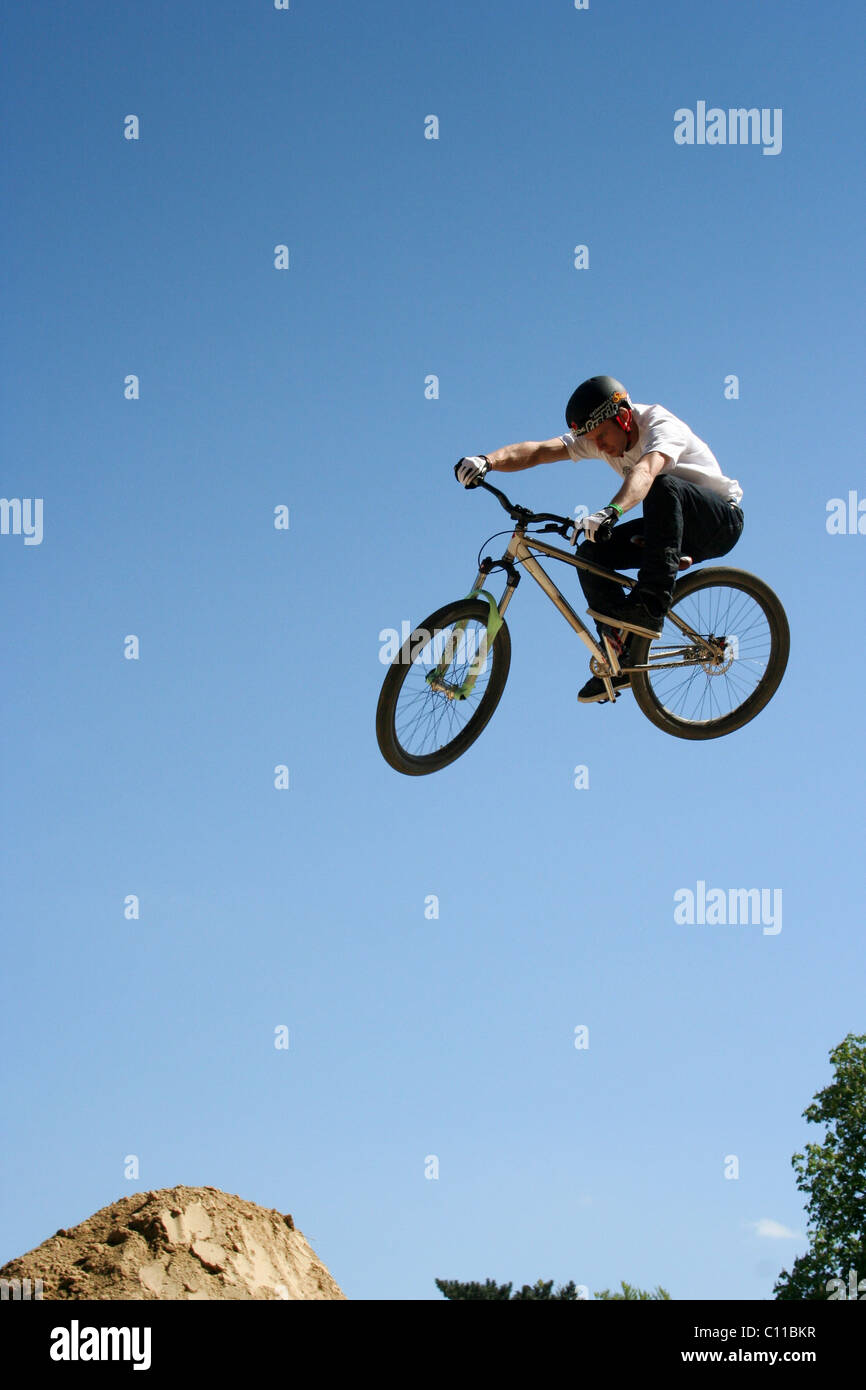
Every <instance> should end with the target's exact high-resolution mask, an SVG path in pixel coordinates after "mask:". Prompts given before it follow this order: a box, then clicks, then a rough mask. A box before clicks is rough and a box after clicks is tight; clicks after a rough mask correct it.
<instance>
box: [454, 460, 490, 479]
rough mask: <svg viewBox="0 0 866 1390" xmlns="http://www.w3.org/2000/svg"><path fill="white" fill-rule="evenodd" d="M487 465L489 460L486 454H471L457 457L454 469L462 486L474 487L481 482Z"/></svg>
mask: <svg viewBox="0 0 866 1390" xmlns="http://www.w3.org/2000/svg"><path fill="white" fill-rule="evenodd" d="M489 467H490V460H489V459H488V457H487V455H486V454H473V455H472V456H471V457H470V458H465V459H459V460H458V463H457V468H456V470H455V471H456V473H457V481H458V483H462V484H463V486H464V487H475V486H476V485H477V484H478V483H480V482H481V479H482V478H483V477H484V474H485V473H486V472H487V470H488V468H489Z"/></svg>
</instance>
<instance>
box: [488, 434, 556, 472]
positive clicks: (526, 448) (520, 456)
mask: <svg viewBox="0 0 866 1390" xmlns="http://www.w3.org/2000/svg"><path fill="white" fill-rule="evenodd" d="M486 457H487V461H488V463H489V464H490V467H491V468H492V469H493V470H494V471H495V472H497V473H519V472H520V471H521V470H522V469H524V468H535V467H536V465H537V464H539V463H561V462H562V461H563V459H567V458H568V450H567V449H566V447H565V445H564V444H563V442H562V440H561V439H560V438H559V436H558V435H557V437H556V439H545V440H544V441H543V442H542V443H538V442H537V441H535V440H526V442H525V443H523V444H506V445H505V448H504V449H495V450H494V452H493V453H492V454H487V456H486Z"/></svg>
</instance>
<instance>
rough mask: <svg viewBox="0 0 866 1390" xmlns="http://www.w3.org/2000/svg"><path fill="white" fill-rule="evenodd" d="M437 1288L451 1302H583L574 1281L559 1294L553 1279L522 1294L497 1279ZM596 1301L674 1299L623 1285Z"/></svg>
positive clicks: (444, 1282)
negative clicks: (551, 1300) (491, 1300)
mask: <svg viewBox="0 0 866 1390" xmlns="http://www.w3.org/2000/svg"><path fill="white" fill-rule="evenodd" d="M436 1287H437V1289H439V1291H440V1293H443V1294H444V1295H445V1297H446V1298H451V1299H458V1298H508V1299H511V1300H512V1301H513V1300H514V1299H516V1298H550V1299H554V1298H556V1299H562V1300H563V1301H565V1302H567V1303H579V1302H580V1301H581V1300H580V1296H579V1294H578V1292H577V1285H576V1284H575V1283H574V1280H570V1281H569V1283H567V1284H560V1286H559V1288H558V1289H557V1290H556V1292H555V1293H554V1292H553V1280H552V1279H550V1280H548V1281H547V1282H546V1283H545V1281H544V1280H543V1279H538V1280H536V1282H535V1283H534V1284H524V1285H523V1287H522V1288H521V1289H520V1290H519V1292H518V1293H512V1292H511V1290H512V1288H513V1285H512V1284H497V1283H496V1281H495V1280H493V1279H486V1280H485V1281H484V1283H483V1284H479V1283H476V1282H473V1283H471V1284H461V1283H460V1281H459V1280H457V1279H437V1280H436ZM596 1298H600V1299H625V1298H670V1294H669V1293H667V1292H666V1291H665V1290H664V1289H662V1288H657V1289H656V1291H655V1293H646V1292H645V1290H644V1289H636V1288H634V1287H633V1286H632V1285H631V1284H626V1283H623V1285H622V1293H610V1291H609V1290H608V1289H605V1290H604V1292H603V1293H597V1294H596Z"/></svg>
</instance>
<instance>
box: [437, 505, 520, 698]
mask: <svg viewBox="0 0 866 1390" xmlns="http://www.w3.org/2000/svg"><path fill="white" fill-rule="evenodd" d="M516 544H517V533H516V532H515V534H514V535H513V536H512V538H511V542H510V543H509V546H508V549H507V550H506V552H505V554H504V555H503V557H502V559H501V560H492V559H490V558H487V559H485V560H482V562H481V565H480V567H479V569H478V573H477V575H476V576H475V583H474V584H473V586H472V589H471V591H470V593H469V594H467V598H475V597H477V595H479V594H482V595H483V596H484V597H485V598H486V599H487V602H488V604H489V607H490V611H489V615H488V619H487V626H486V628H485V629H484V631H483V632H482V634H481V640H480V642H479V644H478V651H477V653H476V654H475V656H474V658H473V660H472V662H471V664H470V666H469V670H468V671H467V673H466V677H465V679H464V680H463V682H462V683H461V684H460V685H459V686H454V687H450V688H449V687H447V686H446V685H445V683H444V682H443V677H444V675H445V672H446V671H447V670H448V667H449V666H450V665H451V662H452V661H453V659H454V653H455V651H456V650H457V647H458V646H459V644H460V641H461V639H462V638H463V637H464V634H465V632H466V625H467V623H468V622H469V619H468V618H463V619H461V621H460V622H459V623H455V624H454V628H453V630H452V631H451V633H450V634H449V636H448V638H447V639H446V642H445V647H444V650H443V653H442V659H441V661H440V662H439V664H438V665H437V666H435V667H434V668H433V670H432V671H430V672H428V674H427V676H426V677H425V679H426V681H427V684H428V685H431V686H432V687H433V689H434V690H439V691H440V693H442V694H446V695H449V696H450V697H451V699H456V700H465V699H466V697H467V695H470V694H471V693H472V691H473V689H474V688H475V682H476V681H477V680H478V677H479V676H480V674H481V672H482V671H483V669H484V666H485V664H486V662H487V653H488V652H489V650H490V648H491V646H492V645H493V643H494V641H495V640H496V634H497V632H498V631H499V629H500V627H501V626H502V620H503V617H504V615H505V610H506V609H507V607H508V605H509V603H510V602H511V600H512V598H513V597H514V590H515V589H516V588H517V586H518V584H519V583H520V574H519V573H518V571H517V567H516V566H515V564H514V562H513V560H512V558H511V556H512V554H513V553H514V548H515V546H516ZM499 568H502V569H504V570H505V571H506V581H505V590H504V592H503V594H502V597H501V599H500V600H499V603H496V602H495V600H494V598H493V595H492V594H490V593H488V592H487V590H486V589H485V588H484V583H485V580H486V579H487V576H488V575H489V574H490V572H491V570H493V569H499Z"/></svg>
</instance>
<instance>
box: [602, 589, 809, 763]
mask: <svg viewBox="0 0 866 1390" xmlns="http://www.w3.org/2000/svg"><path fill="white" fill-rule="evenodd" d="M673 615H675V616H676V617H677V619H679V620H680V622H682V623H684V624H685V625H686V628H687V631H685V632H684V631H683V630H682V628H681V627H679V626H678V624H677V623H675V622H673V621H672V617H673ZM789 646H790V633H789V629H788V620H787V618H786V616H785V610H784V609H783V607H782V605H781V603H780V602H779V599H778V598H777V597H776V595H775V594H774V593H773V591H772V589H771V588H770V587H769V586H768V585H767V584H765V583H764V581H763V580H762V579H758V578H757V576H756V575H754V574H747V573H746V571H745V570H735V569H722V568H719V569H706V570H697V571H696V572H695V573H694V574H690V575H687V576H686V577H685V578H684V579H681V580H679V581H678V583H677V584H676V586H675V588H674V600H673V604H672V606H671V611H670V612H669V613H668V615H667V617H666V618H665V624H664V628H663V630H662V634H661V636H660V637H652V638H650V637H633V638H632V641H631V647H630V661H629V664H630V665H634V666H646V667H647V669H646V671H638V672H635V674H634V675H633V676H632V678H631V687H632V691H633V692H634V697H635V700H636V701H637V703H638V705H639V706H640V708H641V709H642V710H643V712H644V714H645V715H646V716H647V718H648V719H650V720H651V721H652V723H653V724H655V725H656V726H657V727H658V728H659V729H664V731H665V733H668V734H674V735H675V736H676V737H677V738H689V739H704V738H720V737H721V736H722V735H723V734H730V733H733V732H734V730H735V729H740V728H742V726H743V725H744V724H748V722H749V720H750V719H754V717H755V715H756V714H758V713H759V712H760V711H761V710H762V709H763V708H764V706H765V705H766V704H767V702H768V700H770V698H771V697H772V696H773V695H774V694H775V692H776V690H777V689H778V686H779V682H780V681H781V679H782V676H783V675H784V674H785V667H786V666H787V664H788V650H789Z"/></svg>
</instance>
